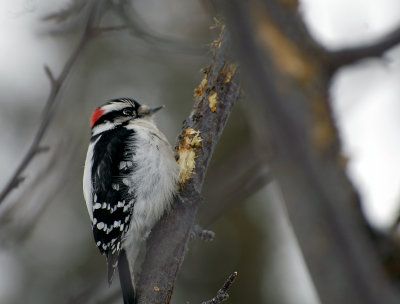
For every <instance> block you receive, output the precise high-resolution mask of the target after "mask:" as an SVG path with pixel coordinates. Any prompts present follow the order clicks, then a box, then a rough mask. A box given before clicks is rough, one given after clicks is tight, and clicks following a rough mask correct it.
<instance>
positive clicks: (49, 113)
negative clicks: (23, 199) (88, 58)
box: [0, 1, 100, 204]
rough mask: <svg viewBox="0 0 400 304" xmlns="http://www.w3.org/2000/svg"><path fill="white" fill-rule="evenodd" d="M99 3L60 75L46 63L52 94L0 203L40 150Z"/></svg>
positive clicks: (88, 35) (0, 196)
mask: <svg viewBox="0 0 400 304" xmlns="http://www.w3.org/2000/svg"><path fill="white" fill-rule="evenodd" d="M99 3H100V2H98V1H92V3H91V7H90V10H89V17H88V20H87V23H86V27H85V30H84V31H83V34H82V36H81V38H80V40H79V43H78V45H77V46H76V48H75V50H74V51H73V52H72V54H71V56H70V57H69V58H68V60H67V62H66V63H65V65H64V67H63V69H62V71H61V73H60V75H59V76H58V77H57V78H56V77H54V75H53V73H52V72H51V70H50V68H49V67H48V66H47V65H45V67H44V69H45V73H46V75H47V76H48V78H49V80H50V94H49V97H48V98H47V101H46V105H45V108H44V111H43V117H42V121H41V123H40V126H39V129H38V130H37V132H36V134H35V137H34V139H33V141H32V143H31V145H30V147H29V149H28V151H27V152H26V154H25V156H24V158H23V159H22V161H21V163H20V164H19V165H18V167H17V169H16V170H15V172H14V174H13V175H12V176H11V178H10V179H9V181H8V182H7V184H6V185H5V187H4V188H3V190H2V191H1V192H0V204H1V203H2V202H3V201H4V199H5V198H6V197H7V196H8V195H9V194H10V192H11V191H12V190H13V189H15V188H16V187H18V185H19V184H20V183H21V181H22V180H23V177H21V174H22V173H23V171H24V170H25V169H26V167H27V166H28V165H29V164H30V162H31V161H32V159H33V158H34V157H35V156H36V155H37V153H38V151H39V150H40V148H39V145H40V143H41V141H42V139H43V136H44V135H45V133H46V131H47V129H48V126H49V124H50V122H51V121H52V119H53V116H54V113H55V111H56V109H57V107H58V104H59V102H60V99H61V92H62V90H63V89H64V87H65V86H66V80H67V78H68V75H70V73H71V71H72V68H73V66H74V64H75V62H76V61H77V59H78V58H79V56H80V55H81V54H82V52H83V49H84V48H85V46H86V44H87V43H88V41H89V40H90V39H91V38H93V37H94V35H93V31H92V29H93V27H94V26H95V22H97V20H98V18H97V16H96V13H97V11H98V10H97V8H98V6H99Z"/></svg>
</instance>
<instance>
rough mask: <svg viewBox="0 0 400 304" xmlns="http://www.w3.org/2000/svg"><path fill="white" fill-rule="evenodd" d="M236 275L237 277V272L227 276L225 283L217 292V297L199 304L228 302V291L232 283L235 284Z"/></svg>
mask: <svg viewBox="0 0 400 304" xmlns="http://www.w3.org/2000/svg"><path fill="white" fill-rule="evenodd" d="M237 275H238V273H237V271H235V272H234V273H232V274H231V275H230V276H229V278H228V279H227V280H226V281H225V283H224V285H223V286H222V287H221V288H220V289H219V290H218V291H217V295H216V296H215V297H214V298H212V299H210V300H208V301H204V302H202V303H201V304H219V303H222V302H224V301H226V300H228V298H229V294H228V289H229V287H231V285H232V283H233V282H235V280H236V278H237Z"/></svg>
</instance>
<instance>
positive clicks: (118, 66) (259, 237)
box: [0, 0, 400, 304]
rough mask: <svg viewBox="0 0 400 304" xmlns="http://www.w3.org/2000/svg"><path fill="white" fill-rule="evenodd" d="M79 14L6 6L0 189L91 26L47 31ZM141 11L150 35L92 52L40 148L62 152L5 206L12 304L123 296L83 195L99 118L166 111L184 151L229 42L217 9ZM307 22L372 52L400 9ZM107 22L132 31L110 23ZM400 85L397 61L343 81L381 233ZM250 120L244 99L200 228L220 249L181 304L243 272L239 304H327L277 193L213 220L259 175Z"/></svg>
mask: <svg viewBox="0 0 400 304" xmlns="http://www.w3.org/2000/svg"><path fill="white" fill-rule="evenodd" d="M78 2H80V1H77V3H78ZM81 2H82V1H81ZM69 3H71V2H70V1H65V0H64V1H49V0H36V1H35V0H15V1H7V2H6V1H1V2H0V58H1V69H0V140H1V142H2V145H1V149H0V172H1V174H0V187H3V185H5V184H6V182H7V180H8V179H9V178H10V176H11V175H12V173H13V171H14V170H15V168H16V167H17V165H18V164H19V162H20V161H21V159H22V157H23V156H24V154H25V153H26V151H27V149H28V147H29V145H30V144H31V141H32V139H33V137H34V134H35V133H36V131H37V128H38V126H39V123H40V121H41V114H42V111H43V108H44V106H45V101H46V98H47V96H48V94H49V90H50V85H49V80H48V78H47V77H46V75H45V73H44V69H43V67H44V65H45V64H46V65H48V66H49V67H50V68H51V70H52V71H53V73H54V74H55V75H58V74H59V73H60V70H61V69H62V67H63V66H64V64H65V61H66V60H67V58H68V57H69V56H70V54H71V52H72V51H73V49H74V48H75V47H76V44H77V42H78V39H79V35H80V32H81V29H82V27H83V23H82V22H81V23H80V19H79V18H75V19H72V20H68V19H67V20H66V21H65V22H62V23H61V24H57V23H56V22H52V21H46V22H45V21H43V20H42V19H43V17H45V16H47V15H48V14H51V13H53V12H58V11H61V10H62V9H63V8H65V7H67V6H68V4H69ZM132 4H133V8H134V11H135V13H136V16H135V18H137V19H136V20H140V22H139V24H141V26H142V28H143V29H145V30H146V31H148V33H150V35H147V34H145V35H139V34H138V33H136V34H134V33H133V34H132V33H129V31H118V32H110V33H105V34H102V35H101V36H99V37H98V38H96V39H95V40H93V41H91V42H90V43H89V45H88V47H87V48H86V49H85V51H84V52H83V54H82V56H81V57H80V58H79V59H78V62H77V63H76V64H75V65H74V69H73V71H72V73H71V75H70V77H68V80H67V86H66V89H65V90H64V91H63V94H62V99H61V100H60V105H59V107H58V108H57V112H56V114H55V116H54V119H53V121H52V123H51V125H50V128H49V130H48V132H47V133H46V135H45V138H44V141H43V143H42V145H43V146H48V147H50V150H49V151H48V152H46V153H41V154H39V155H38V156H37V157H36V158H35V159H34V161H33V162H32V163H31V164H30V166H29V167H28V169H27V170H26V171H25V173H24V174H23V175H24V176H25V177H26V180H25V181H24V182H23V183H22V184H21V186H20V187H19V188H18V189H16V190H14V191H13V192H12V193H11V195H10V196H9V197H8V198H7V200H6V201H5V203H3V204H2V205H1V206H0V220H1V222H0V268H1V271H0V303H10V304H11V303H55V302H56V303H78V302H79V301H82V303H87V302H90V301H96V299H97V300H98V301H99V303H114V302H115V303H119V302H120V299H118V298H115V297H112V296H110V297H108V295H109V294H110V293H111V294H112V290H113V288H116V285H117V284H113V287H111V291H109V290H108V288H107V283H106V277H105V270H106V269H105V260H104V258H103V257H102V256H101V255H100V254H99V253H98V251H97V248H96V247H95V244H94V242H93V240H92V235H91V230H90V223H89V217H88V215H87V211H86V206H85V203H84V200H83V196H82V190H81V188H82V187H81V180H82V170H83V164H84V159H85V154H86V148H87V144H88V140H89V135H90V133H89V132H90V131H89V126H88V118H89V115H90V113H91V111H92V110H93V109H94V108H95V107H96V106H98V105H99V104H101V103H103V102H104V101H106V100H107V99H110V98H115V97H125V96H128V97H133V98H135V99H137V100H138V101H140V102H142V103H146V104H150V105H159V104H164V105H166V108H165V109H164V110H163V111H162V112H160V114H159V115H158V117H157V121H158V125H159V127H160V129H162V130H163V131H164V132H165V134H166V135H167V137H168V139H169V140H170V142H172V143H174V142H175V138H176V136H177V135H178V134H179V131H180V127H181V123H182V121H183V119H185V117H186V116H187V115H188V113H189V112H190V110H191V106H192V95H193V89H194V88H195V87H196V86H197V85H198V83H199V82H200V80H201V79H202V75H201V72H200V70H201V68H203V67H205V66H207V65H208V64H209V63H210V60H211V58H212V53H211V52H210V50H209V47H208V45H209V43H210V42H211V41H212V40H213V39H215V38H216V36H217V35H218V31H216V30H212V29H210V27H212V26H213V25H214V24H215V20H214V16H215V15H214V14H215V12H214V9H213V5H212V4H211V3H209V2H208V1H204V0H203V1H199V0H192V1H178V0H164V1H156V0H146V1H144V0H136V1H132ZM300 10H301V13H302V14H303V16H304V18H305V21H306V23H307V25H308V27H309V30H310V31H311V33H312V34H313V36H314V37H315V39H316V40H318V41H319V42H320V43H321V44H323V45H324V46H325V47H327V48H330V49H340V48H342V47H347V46H357V45H361V44H368V43H371V42H372V41H374V40H376V39H379V37H382V36H383V35H384V34H385V33H387V32H389V31H390V30H391V29H394V28H396V27H399V26H400V2H399V1H397V0H384V1H383V0H381V1H379V2H378V1H374V0H368V1H367V0H351V1H344V0H341V1H338V0H335V1H334V0H325V1H318V0H303V1H301V7H300ZM103 22H104V24H107V25H118V24H120V23H121V22H119V20H118V19H117V18H116V17H115V15H113V14H112V13H109V14H106V15H105V16H104V18H103ZM399 79H400V48H399V47H396V48H393V49H391V50H389V51H388V52H386V53H385V55H384V56H383V58H376V59H369V60H363V61H362V62H359V63H357V64H355V65H352V66H349V67H346V68H344V69H342V70H340V71H339V72H338V73H337V75H336V76H335V77H334V81H333V83H332V87H331V94H332V102H333V104H332V106H333V109H334V113H335V117H336V120H337V124H338V128H339V130H340V135H341V139H342V143H343V151H344V154H345V155H347V156H348V157H349V165H348V173H349V175H350V177H351V179H352V181H353V182H354V184H355V186H356V188H357V189H358V191H359V192H360V194H361V197H362V201H363V208H364V211H365V214H366V216H367V218H368V220H369V221H370V222H371V223H372V224H373V225H374V226H376V227H378V228H379V229H383V230H384V229H387V228H388V227H390V226H391V225H392V224H393V221H394V220H395V219H396V218H397V216H398V206H399V199H400V197H399V194H400V191H399V190H400V187H399V186H400V170H399V167H400V160H399V158H398V155H400V141H399V139H398V138H399V137H398V133H399V131H400V119H399V118H398V117H399V114H398V113H400V104H399V102H398V101H399V99H400V86H399V85H398V83H399ZM249 119H251V117H249V116H248V113H247V112H246V100H245V98H243V99H241V100H240V101H239V103H238V104H237V105H236V107H235V109H234V111H233V113H232V116H231V117H230V120H229V122H228V125H227V128H226V131H225V133H224V134H223V136H222V139H221V142H220V143H219V144H218V146H217V150H216V152H215V154H214V161H213V162H212V164H211V166H210V168H209V173H208V175H207V177H206V183H205V188H204V195H205V198H206V200H205V201H206V202H205V203H204V205H203V206H202V207H201V210H200V212H199V222H200V223H201V224H204V225H206V226H207V228H209V229H211V230H213V231H215V232H216V238H215V240H214V241H213V242H211V243H203V242H201V241H195V242H193V243H192V244H191V245H190V248H189V251H188V254H187V256H186V258H185V261H184V264H183V267H182V270H181V273H180V274H179V277H178V283H177V286H176V287H175V291H174V303H186V302H190V303H199V302H201V301H202V300H206V299H208V298H211V297H212V296H213V295H214V294H215V292H216V290H217V289H218V288H219V287H220V285H221V284H222V283H223V282H224V280H225V278H226V277H227V276H228V274H230V273H231V272H232V271H233V270H237V271H238V272H239V278H238V280H237V281H236V282H235V285H234V288H232V291H231V293H230V300H229V302H230V303H288V304H289V303H307V304H308V303H310V304H312V303H318V299H317V296H316V295H315V292H314V290H313V287H312V284H311V283H310V281H309V279H308V274H307V271H306V269H305V266H304V262H303V261H302V259H301V254H300V253H299V250H298V249H297V245H296V241H295V237H294V234H293V231H292V230H291V227H290V224H289V222H288V220H287V219H286V216H285V208H284V205H283V202H282V200H281V199H280V194H279V189H278V187H276V184H275V183H274V182H271V183H268V184H267V185H266V186H265V187H258V188H257V187H255V189H257V191H254V193H252V194H251V195H250V196H249V197H248V198H247V199H243V200H240V201H237V202H234V203H235V206H234V207H229V208H228V207H225V208H223V209H222V210H218V212H217V211H215V208H213V203H215V204H217V203H220V202H221V200H223V199H224V197H221V195H220V194H221V189H224V188H229V187H228V186H227V187H222V186H221V185H223V184H219V185H220V186H219V187H215V185H216V182H215V181H218V180H223V179H224V178H225V177H226V176H231V175H232V174H231V171H232V170H233V168H235V169H237V168H238V167H240V168H243V169H242V170H241V171H240V170H236V171H232V172H235V174H238V172H239V173H240V172H242V173H243V172H247V171H246V169H247V168H251V167H252V166H254V165H255V164H254V159H252V158H248V157H246V156H247V155H248V154H247V153H250V152H249V151H247V148H249V149H250V150H251V142H250V140H249V139H250V138H251V134H250V131H249V127H248V121H249ZM265 170H268V169H267V168H265ZM250 173H251V171H250ZM231 178H232V180H235V178H236V176H233V177H231ZM237 180H239V181H240V178H239V177H238V178H237ZM227 182H229V181H227ZM242 182H243V183H244V182H245V181H242ZM240 185H242V184H239V186H240ZM96 294H97V295H98V296H97V298H96V296H93V295H96ZM88 299H90V301H89V300H88ZM104 299H106V300H104ZM102 301H103V302H102ZM113 301H114V302H113Z"/></svg>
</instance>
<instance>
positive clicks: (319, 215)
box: [220, 0, 400, 304]
mask: <svg viewBox="0 0 400 304" xmlns="http://www.w3.org/2000/svg"><path fill="white" fill-rule="evenodd" d="M222 3H223V5H221V7H220V9H221V12H223V13H224V14H225V16H226V18H227V27H228V28H229V29H230V31H231V33H232V39H233V49H234V50H235V52H236V54H237V56H238V58H239V62H240V64H241V68H242V70H243V74H242V76H243V77H242V79H243V82H244V85H246V87H247V95H248V96H249V97H250V98H249V102H250V105H249V108H250V110H251V113H252V116H251V117H252V119H251V120H252V122H253V130H254V133H255V134H256V145H257V147H258V148H259V151H260V153H261V155H262V156H263V158H264V160H265V161H266V162H267V163H268V165H269V166H270V168H271V171H272V174H273V176H274V177H275V178H276V179H277V181H278V182H279V185H280V187H281V189H282V192H283V196H284V199H285V202H286V205H287V208H288V211H289V216H290V220H291V223H292V225H293V227H294V231H295V234H296V236H297V238H298V240H299V244H300V247H301V249H302V252H303V255H304V258H305V260H306V264H307V266H308V269H309V271H310V273H311V276H312V279H313V282H314V284H315V286H316V289H317V292H318V295H319V297H320V299H321V301H322V303H360V304H361V303H363V304H365V303H397V302H398V294H397V293H395V291H394V289H393V288H392V286H391V282H390V281H389V279H388V278H387V277H386V276H385V273H384V272H383V269H382V265H381V263H380V261H379V256H378V252H377V248H376V247H375V246H374V245H375V244H374V242H373V238H372V235H371V233H370V232H371V231H370V228H369V226H368V224H367V223H366V221H365V219H364V217H363V215H362V213H361V210H360V201H359V198H358V195H357V193H356V191H355V190H354V189H353V187H352V185H351V184H350V182H349V180H348V178H347V176H346V174H345V171H344V168H345V164H346V163H345V160H344V157H342V156H341V154H340V143H339V140H338V136H337V130H336V127H335V125H334V122H333V118H332V113H331V109H330V105H329V96H328V90H329V84H330V81H331V77H332V75H333V72H334V71H335V70H336V69H337V68H339V67H340V66H342V65H344V64H349V63H352V62H354V61H355V60H357V59H362V58H365V57H367V56H378V55H380V54H381V53H382V52H383V51H385V50H386V49H387V48H388V47H390V46H393V45H395V44H396V43H397V42H398V41H399V40H400V39H399V34H398V31H397V32H395V33H393V34H391V35H389V36H388V37H385V39H383V40H382V41H381V42H380V43H378V44H376V45H374V46H368V47H361V48H358V49H353V50H343V51H340V52H329V51H326V50H324V49H323V48H322V47H320V46H319V45H318V44H316V43H315V42H314V41H313V40H312V38H311V37H310V35H309V34H308V32H307V30H306V28H305V26H304V24H303V23H302V21H301V18H300V16H299V14H298V10H297V2H296V1H279V0H265V1H262V0H249V1H240V0H232V1H223V2H222Z"/></svg>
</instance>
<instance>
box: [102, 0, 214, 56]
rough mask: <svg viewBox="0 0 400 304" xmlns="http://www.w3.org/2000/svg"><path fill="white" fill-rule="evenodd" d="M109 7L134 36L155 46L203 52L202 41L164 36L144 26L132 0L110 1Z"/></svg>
mask: <svg viewBox="0 0 400 304" xmlns="http://www.w3.org/2000/svg"><path fill="white" fill-rule="evenodd" d="M110 5H111V9H112V10H113V11H114V12H115V14H116V15H117V16H118V17H119V18H120V19H121V20H122V22H123V23H124V24H126V26H127V27H128V28H129V30H130V31H131V33H132V34H134V35H135V37H139V38H141V39H142V40H143V41H146V42H148V43H151V44H153V45H155V46H166V47H169V48H172V49H174V50H175V51H176V50H179V51H185V52H189V53H191V54H200V55H202V54H204V52H206V51H207V50H206V48H205V46H204V44H203V43H196V42H190V43H188V42H186V41H182V40H179V39H174V38H172V37H168V36H164V35H162V34H160V33H157V32H155V31H152V30H150V29H149V28H148V27H146V26H145V25H146V23H145V22H144V20H143V18H141V16H140V15H139V14H138V13H137V12H136V10H135V8H134V7H133V5H132V1H127V0H118V1H115V2H112V3H110Z"/></svg>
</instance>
